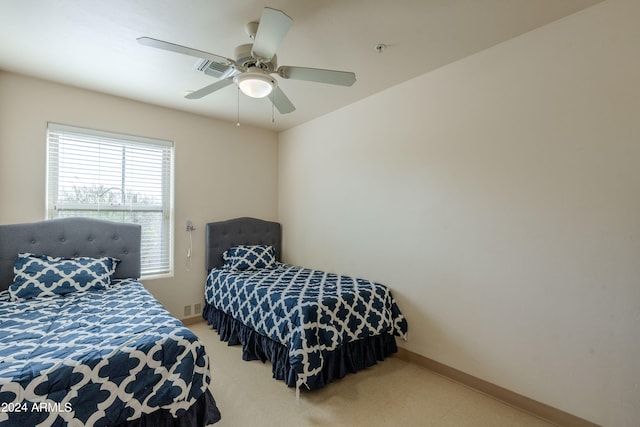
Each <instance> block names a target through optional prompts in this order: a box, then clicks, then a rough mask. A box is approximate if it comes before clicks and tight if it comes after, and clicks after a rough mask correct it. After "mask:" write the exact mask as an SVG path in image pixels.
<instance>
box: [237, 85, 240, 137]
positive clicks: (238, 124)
mask: <svg viewBox="0 0 640 427" xmlns="http://www.w3.org/2000/svg"><path fill="white" fill-rule="evenodd" d="M237 104H238V111H237V112H236V127H240V86H238V102H237Z"/></svg>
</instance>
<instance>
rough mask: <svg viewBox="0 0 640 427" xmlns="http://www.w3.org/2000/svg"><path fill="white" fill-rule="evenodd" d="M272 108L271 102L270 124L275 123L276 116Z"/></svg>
mask: <svg viewBox="0 0 640 427" xmlns="http://www.w3.org/2000/svg"><path fill="white" fill-rule="evenodd" d="M273 109H274V106H273V102H272V103H271V123H275V122H276V115H275V112H274V111H273Z"/></svg>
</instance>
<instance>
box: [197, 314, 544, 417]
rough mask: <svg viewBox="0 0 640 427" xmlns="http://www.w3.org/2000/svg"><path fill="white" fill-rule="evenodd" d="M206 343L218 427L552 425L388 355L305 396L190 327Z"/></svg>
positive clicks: (207, 332)
mask: <svg viewBox="0 0 640 427" xmlns="http://www.w3.org/2000/svg"><path fill="white" fill-rule="evenodd" d="M189 328H191V329H192V330H193V331H194V332H195V333H196V334H197V335H198V337H200V339H201V340H202V341H203V342H204V343H205V345H206V347H207V352H208V354H209V357H210V359H211V366H212V370H213V385H212V391H213V396H214V397H215V399H216V402H217V403H218V407H219V408H220V412H221V413H222V420H221V421H220V422H219V423H218V424H216V426H220V427H244V426H260V427H262V426H265V427H268V426H277V427H287V426H367V427H374V426H403V427H404V426H407V427H410V426H420V427H423V426H424V427H428V426H438V427H449V426H455V427H462V426H480V427H485V426H486V427H500V426H504V427H514V426H526V427H534V426H536V427H549V426H551V425H552V424H549V423H547V422H545V421H543V420H540V419H539V418H536V417H534V416H531V415H529V414H526V413H524V412H522V411H519V410H517V409H514V408H512V407H510V406H507V405H505V404H502V403H500V402H498V401H496V400H494V399H492V398H490V397H487V396H485V395H483V394H481V393H479V392H476V391H474V390H471V389H469V388H467V387H464V386H462V385H459V384H457V383H454V382H453V381H450V380H448V379H446V378H443V377H441V376H439V375H437V374H434V373H433V372H431V371H429V370H427V369H425V368H422V367H420V366H417V365H414V364H411V363H408V362H405V361H402V360H400V359H398V358H397V357H390V358H388V359H387V360H385V361H384V362H381V363H379V364H378V365H376V366H373V367H371V368H369V369H366V370H364V371H361V372H358V373H356V374H351V375H347V376H346V377H345V378H343V379H341V380H338V381H336V382H333V383H331V384H329V385H328V386H327V387H325V388H324V389H321V390H315V391H312V392H310V391H306V392H305V391H304V390H303V391H302V393H301V397H300V401H299V402H298V403H296V399H295V389H291V388H288V387H287V386H285V385H284V383H283V382H281V381H276V380H274V379H273V378H272V377H271V366H270V365H269V364H268V363H266V364H263V363H261V362H245V361H243V360H242V355H241V349H240V347H239V346H234V347H229V346H227V344H226V343H224V342H220V340H219V338H218V334H217V333H216V332H215V331H214V330H212V329H210V328H209V327H208V326H207V324H206V323H205V322H201V323H196V324H193V325H190V326H189Z"/></svg>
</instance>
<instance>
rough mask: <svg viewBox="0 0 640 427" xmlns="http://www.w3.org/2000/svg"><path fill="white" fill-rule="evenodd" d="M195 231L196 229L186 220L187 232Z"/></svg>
mask: <svg viewBox="0 0 640 427" xmlns="http://www.w3.org/2000/svg"><path fill="white" fill-rule="evenodd" d="M195 229H196V228H195V227H194V226H193V222H192V221H191V220H190V219H188V220H187V231H193V230H195Z"/></svg>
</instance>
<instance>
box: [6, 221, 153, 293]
mask: <svg viewBox="0 0 640 427" xmlns="http://www.w3.org/2000/svg"><path fill="white" fill-rule="evenodd" d="M140 236H141V228H140V226H139V225H135V224H122V223H116V222H110V221H103V220H97V219H90V218H60V219H52V220H48V221H38V222H32V223H24V224H9V225H0V291H2V290H5V289H7V288H8V287H9V285H10V284H11V283H12V282H13V276H14V274H13V262H14V260H15V258H16V257H17V256H18V254H19V253H20V252H30V253H34V254H38V255H50V256H58V257H67V258H70V257H76V256H88V257H93V258H98V257H102V256H111V257H114V258H118V259H119V260H121V262H120V264H119V265H118V268H117V270H116V272H115V276H114V277H115V278H118V279H124V278H127V277H130V278H135V279H137V278H139V277H140Z"/></svg>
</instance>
